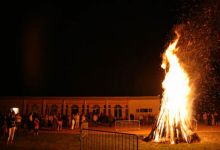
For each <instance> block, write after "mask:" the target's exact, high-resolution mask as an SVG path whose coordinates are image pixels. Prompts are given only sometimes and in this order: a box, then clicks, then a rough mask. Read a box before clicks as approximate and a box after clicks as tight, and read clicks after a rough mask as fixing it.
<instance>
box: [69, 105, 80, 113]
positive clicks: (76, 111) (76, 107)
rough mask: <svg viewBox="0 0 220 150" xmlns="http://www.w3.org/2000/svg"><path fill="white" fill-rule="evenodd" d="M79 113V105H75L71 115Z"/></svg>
mask: <svg viewBox="0 0 220 150" xmlns="http://www.w3.org/2000/svg"><path fill="white" fill-rule="evenodd" d="M78 112H79V107H78V106H77V105H73V106H72V107H71V114H74V115H75V114H77V113H78Z"/></svg>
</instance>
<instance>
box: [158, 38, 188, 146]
mask: <svg viewBox="0 0 220 150" xmlns="http://www.w3.org/2000/svg"><path fill="white" fill-rule="evenodd" d="M179 38H180V36H179V35H178V34H177V38H176V39H175V40H174V42H173V43H171V44H170V45H169V47H168V48H167V49H166V51H165V53H164V54H163V62H162V65H161V67H162V68H163V69H164V70H165V73H166V75H165V79H164V81H163V83H162V87H163V90H164V92H163V97H162V105H161V110H160V114H159V117H158V120H157V128H156V130H155V131H154V141H156V142H162V141H169V142H170V143H171V144H175V141H176V139H180V137H181V138H182V139H185V141H186V142H189V141H188V140H189V139H188V137H189V135H191V134H192V131H191V130H190V126H191V122H190V120H191V109H190V108H191V106H190V104H191V103H189V100H190V98H189V95H190V86H189V77H188V75H187V73H186V72H185V71H184V69H183V68H182V67H181V64H180V62H179V59H178V57H177V55H176V52H177V51H178V48H177V47H176V46H177V43H178V40H179Z"/></svg>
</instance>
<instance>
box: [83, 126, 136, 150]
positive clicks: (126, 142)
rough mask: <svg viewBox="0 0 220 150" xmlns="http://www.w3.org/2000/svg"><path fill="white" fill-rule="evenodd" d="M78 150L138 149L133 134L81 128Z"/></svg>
mask: <svg viewBox="0 0 220 150" xmlns="http://www.w3.org/2000/svg"><path fill="white" fill-rule="evenodd" d="M80 150H138V136H137V135H135V134H127V133H119V132H110V131H101V130H93V129H81V135H80Z"/></svg>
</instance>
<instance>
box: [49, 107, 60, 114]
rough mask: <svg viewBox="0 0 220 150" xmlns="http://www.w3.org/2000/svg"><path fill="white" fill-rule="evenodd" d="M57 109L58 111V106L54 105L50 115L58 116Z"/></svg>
mask: <svg viewBox="0 0 220 150" xmlns="http://www.w3.org/2000/svg"><path fill="white" fill-rule="evenodd" d="M57 109H58V107H57V105H52V106H51V111H50V113H51V114H52V115H56V114H57Z"/></svg>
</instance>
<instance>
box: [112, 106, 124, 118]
mask: <svg viewBox="0 0 220 150" xmlns="http://www.w3.org/2000/svg"><path fill="white" fill-rule="evenodd" d="M114 112H115V117H116V119H121V118H122V107H121V105H115V109H114Z"/></svg>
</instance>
